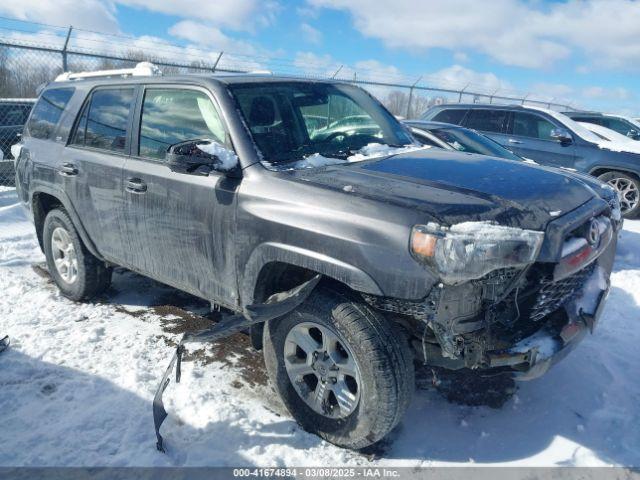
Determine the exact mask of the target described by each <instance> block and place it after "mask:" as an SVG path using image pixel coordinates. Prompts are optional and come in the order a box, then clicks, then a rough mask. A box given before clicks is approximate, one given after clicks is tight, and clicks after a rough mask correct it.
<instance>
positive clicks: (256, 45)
mask: <svg viewBox="0 0 640 480" xmlns="http://www.w3.org/2000/svg"><path fill="white" fill-rule="evenodd" d="M0 15H5V16H9V17H13V18H20V19H24V20H31V21H38V22H43V23H50V24H55V25H67V24H73V25H74V26H76V27H78V28H85V29H88V30H94V31H100V32H108V33H116V34H123V35H129V36H133V37H152V38H154V39H162V40H164V41H168V42H171V43H176V44H178V45H182V46H185V47H187V46H196V47H197V48H199V49H205V50H211V51H218V50H225V52H231V53H237V54H246V55H251V56H257V57H272V58H278V59H282V60H283V61H290V62H293V61H297V62H298V65H313V67H314V68H316V69H318V70H323V69H326V70H327V71H330V70H331V69H332V68H336V66H338V65H341V64H345V65H349V66H351V67H352V69H355V70H356V71H358V72H360V73H361V74H365V75H368V76H371V77H379V78H383V79H388V80H398V81H409V80H412V79H413V80H415V79H417V78H419V77H420V76H422V77H423V79H424V80H423V82H425V83H431V84H433V83H440V84H442V83H446V84H450V85H452V86H460V87H462V86H465V85H467V84H470V85H471V86H470V87H469V88H475V89H477V90H482V91H494V90H496V89H501V91H503V92H506V91H513V92H516V91H517V92H518V93H527V92H534V93H536V94H543V95H546V96H547V97H548V98H550V97H556V98H557V99H559V100H560V99H562V100H569V101H572V102H574V103H575V104H576V105H581V106H584V107H588V108H597V109H603V110H610V111H621V112H624V113H629V114H640V104H639V100H640V94H638V93H637V89H638V86H639V85H640V82H639V81H638V80H639V73H640V27H639V25H640V2H638V1H635V0H566V1H565V0H556V1H552V0H547V1H543V0H530V1H526V0H492V1H490V2H482V1H477V0H431V1H429V2H415V1H413V0H394V1H393V2H383V1H380V0H378V1H375V0H296V1H285V0H263V1H259V0H216V1H210V0H59V1H57V2H53V1H51V0H50V1H42V0H19V1H18V0H5V1H4V2H2V5H0ZM345 71H346V70H345ZM349 71H352V70H349Z"/></svg>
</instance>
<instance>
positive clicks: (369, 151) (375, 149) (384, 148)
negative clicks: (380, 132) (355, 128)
mask: <svg viewBox="0 0 640 480" xmlns="http://www.w3.org/2000/svg"><path fill="white" fill-rule="evenodd" d="M428 148H431V147H430V146H429V145H405V146H403V147H392V146H389V145H385V144H383V143H369V144H367V145H365V146H364V147H362V148H361V149H360V150H358V152H357V153H356V154H355V155H351V156H350V157H349V161H350V162H361V161H363V160H371V159H372V158H377V157H388V156H390V155H399V154H401V153H409V152H416V151H418V150H426V149H428Z"/></svg>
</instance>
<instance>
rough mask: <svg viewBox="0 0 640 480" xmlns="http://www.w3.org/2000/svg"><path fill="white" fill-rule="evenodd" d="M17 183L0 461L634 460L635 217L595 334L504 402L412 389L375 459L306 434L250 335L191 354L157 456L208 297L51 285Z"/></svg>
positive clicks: (5, 302) (0, 284)
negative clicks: (169, 368)
mask: <svg viewBox="0 0 640 480" xmlns="http://www.w3.org/2000/svg"><path fill="white" fill-rule="evenodd" d="M16 203H17V199H16V195H15V191H13V190H6V189H5V190H1V191H0V334H2V335H4V334H5V333H6V334H9V335H10V337H11V341H12V344H11V347H10V348H9V349H8V350H7V351H5V352H4V353H2V354H0V435H1V436H2V441H0V465H1V466H21V465H29V466H42V465H47V466H80V465H82V466H133V465H135V466H183V465H189V466H196V465H197V466H203V465H225V466H239V465H259V466H275V465H287V466H299V465H315V466H319V465H323V466H327V465H331V466H335V465H340V464H351V465H372V464H380V465H393V466H400V465H407V466H409V465H412V466H414V465H423V466H435V465H458V464H469V463H470V462H474V463H476V464H509V465H529V466H533V465H578V466H592V465H611V464H615V465H626V466H640V428H638V425H640V382H639V380H640V376H639V375H638V374H639V372H640V355H638V351H639V350H640V348H639V346H640V222H639V221H636V222H627V223H626V226H625V230H624V232H623V234H622V238H621V243H620V247H619V253H618V258H617V262H616V267H615V272H614V274H613V277H612V280H613V290H612V293H611V296H610V299H609V303H608V305H607V307H606V311H605V315H604V317H603V318H602V321H601V324H600V325H599V327H598V328H597V329H596V331H595V334H594V335H593V336H591V337H589V338H588V339H586V340H585V341H584V343H583V344H582V345H581V346H580V347H579V348H578V349H577V350H576V351H575V352H573V353H572V354H571V355H570V356H569V357H568V358H567V359H565V360H564V361H563V362H562V363H560V364H559V365H557V366H556V367H555V368H554V369H552V371H550V372H549V373H548V374H547V375H546V376H545V377H543V378H541V379H539V380H536V381H533V382H529V383H523V384H519V389H518V391H517V393H516V394H515V395H514V396H513V397H512V398H511V399H510V400H509V401H508V402H507V403H506V404H505V405H504V406H503V407H502V408H501V409H492V408H489V407H468V406H461V405H457V404H452V403H448V402H447V401H446V400H445V399H444V398H443V397H442V396H441V395H440V394H438V393H437V392H435V391H433V390H420V391H418V392H417V394H416V397H415V400H414V402H413V404H412V406H411V407H410V411H409V412H408V414H407V417H406V418H405V420H404V422H403V423H402V424H401V425H400V426H399V428H398V429H397V430H396V431H395V432H394V433H393V434H392V436H391V439H390V441H389V442H388V443H387V444H386V445H384V446H383V447H382V448H381V449H380V452H379V453H378V454H377V455H375V456H374V457H367V456H364V455H360V454H357V453H353V452H349V451H347V450H343V449H340V448H336V447H334V446H332V445H330V444H328V443H326V442H324V441H322V440H320V439H319V438H317V437H315V436H314V435H310V434H308V433H305V432H304V431H302V430H301V429H300V428H299V427H298V426H297V425H296V423H295V422H294V421H293V420H292V419H291V418H290V417H288V415H287V414H286V413H285V412H283V409H282V407H281V405H280V404H279V401H278V400H277V397H276V395H275V394H273V393H272V392H271V390H270V388H269V387H268V385H266V384H265V382H264V370H263V366H262V360H261V356H260V354H259V353H255V352H252V351H250V350H249V347H248V341H247V339H246V337H245V336H243V335H238V336H235V337H232V339H231V341H229V342H227V343H226V344H224V345H223V346H222V347H217V350H216V347H215V346H214V347H213V348H211V347H207V348H206V349H202V350H201V351H200V352H196V353H197V354H196V356H195V358H196V361H190V362H185V363H184V364H183V365H184V370H183V376H182V378H183V381H182V383H181V384H179V385H175V384H173V383H172V384H171V385H170V387H169V389H168V390H167V394H166V396H165V399H166V404H167V410H168V411H169V417H168V419H167V421H166V422H165V424H164V426H163V430H162V431H163V434H164V436H165V439H166V442H167V446H168V454H167V455H164V454H161V453H159V452H157V451H156V449H155V436H154V431H153V422H152V416H151V400H152V397H153V393H154V390H155V388H156V386H157V383H158V381H159V378H160V376H161V375H162V373H163V370H164V368H165V366H166V364H167V363H168V361H169V359H170V357H171V355H172V354H173V349H172V348H171V345H172V344H173V342H174V341H175V340H176V338H177V337H178V335H179V333H180V332H181V331H182V330H184V329H185V328H193V327H194V326H197V324H198V323H202V322H207V321H208V320H207V319H206V318H203V317H202V316H201V314H204V313H205V312H207V304H206V303H204V302H202V301H200V300H198V299H195V298H193V297H190V296H189V295H186V294H183V293H180V292H177V291H175V290H173V289H171V288H169V287H165V286H162V285H159V284H157V283H155V282H153V281H150V280H148V279H145V278H143V277H140V276H137V275H134V274H132V273H129V272H124V271H118V272H117V274H116V275H115V278H114V285H113V288H112V289H111V290H110V291H109V292H108V293H107V294H105V295H104V296H103V297H101V298H99V299H98V300H96V301H95V302H93V303H84V304H77V303H73V302H70V301H68V300H66V299H64V298H63V297H61V296H60V295H59V293H58V291H57V290H56V288H55V286H54V285H53V284H52V283H51V281H50V279H49V278H48V276H47V274H46V272H45V271H44V270H43V268H42V265H43V263H42V262H43V259H44V257H43V255H42V253H41V252H40V250H39V248H38V246H37V243H36V240H35V237H34V234H33V227H32V225H31V224H30V223H29V222H28V221H27V220H26V218H25V217H24V215H23V213H22V211H21V209H20V207H19V206H18V205H17V204H16Z"/></svg>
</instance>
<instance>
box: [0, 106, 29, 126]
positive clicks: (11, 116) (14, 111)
mask: <svg viewBox="0 0 640 480" xmlns="http://www.w3.org/2000/svg"><path fill="white" fill-rule="evenodd" d="M28 113H29V111H28V110H27V109H25V107H23V106H22V105H0V126H1V127H14V126H20V125H24V122H25V120H26V115H27V114H28Z"/></svg>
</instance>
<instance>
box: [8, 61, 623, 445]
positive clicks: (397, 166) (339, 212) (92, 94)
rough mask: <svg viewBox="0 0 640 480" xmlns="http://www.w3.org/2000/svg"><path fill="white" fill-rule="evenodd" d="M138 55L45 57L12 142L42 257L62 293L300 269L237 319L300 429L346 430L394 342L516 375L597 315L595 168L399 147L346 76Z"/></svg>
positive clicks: (603, 266)
mask: <svg viewBox="0 0 640 480" xmlns="http://www.w3.org/2000/svg"><path fill="white" fill-rule="evenodd" d="M138 73H140V70H139V69H134V70H133V71H132V72H129V73H128V74H125V75H122V72H114V73H113V74H111V75H109V74H108V72H107V73H106V74H104V75H103V76H101V77H96V78H92V77H91V76H89V75H69V74H65V75H63V76H62V78H59V79H58V80H57V81H56V82H52V83H50V84H49V85H47V86H46V87H45V88H44V90H43V91H42V93H41V95H40V98H39V100H38V102H37V104H36V106H35V107H34V109H33V112H32V113H31V116H30V118H29V121H28V123H27V126H26V130H25V133H24V136H23V138H22V140H21V143H20V144H19V145H18V148H16V149H14V150H15V151H16V153H17V158H16V175H17V178H16V183H17V189H18V193H19V197H20V199H21V201H22V202H24V205H25V207H26V209H27V210H28V212H29V213H30V215H31V217H32V218H33V222H34V224H35V231H36V234H37V238H38V241H39V242H40V246H41V247H42V249H43V251H44V253H45V255H46V260H47V265H48V268H49V271H50V272H51V275H52V277H53V279H54V280H55V283H56V284H57V285H58V287H59V289H60V291H61V292H62V293H63V294H64V295H65V296H67V297H68V298H70V299H72V300H76V301H79V300H82V299H87V298H90V297H93V296H95V295H97V294H99V293H100V292H102V291H103V290H105V289H106V288H107V287H108V285H109V282H110V279H111V272H112V268H113V267H114V266H116V265H120V266H123V267H125V268H127V269H130V270H132V271H135V272H139V273H141V274H143V275H147V276H149V277H151V278H154V279H156V280H158V281H160V282H163V283H165V284H168V285H171V286H173V287H176V288H178V289H181V290H184V291H186V292H189V293H191V294H193V295H197V296H198V297H201V298H204V299H206V300H209V301H211V302H212V304H215V305H218V306H222V307H225V308H226V309H229V310H232V311H234V312H240V313H243V312H245V313H246V312H248V311H249V310H250V309H249V308H248V307H249V306H254V307H255V306H256V305H261V304H268V303H269V301H271V300H270V299H273V298H274V296H275V297H277V294H279V293H282V292H287V291H291V290H292V289H295V288H296V286H300V285H302V284H304V283H305V282H307V283H308V281H309V280H310V279H312V278H318V277H320V278H321V280H320V281H319V283H317V284H316V286H315V288H314V289H313V291H312V293H311V294H310V295H309V296H308V297H307V299H306V301H304V303H302V304H300V305H299V306H297V307H296V308H294V309H293V310H291V311H289V312H282V315H280V316H278V318H275V319H271V320H269V321H267V322H266V323H264V324H255V325H253V326H252V327H251V336H252V338H253V339H254V340H255V343H256V346H257V347H259V348H263V349H264V359H265V364H266V367H267V371H268V375H269V378H270V380H271V383H272V385H273V387H274V388H275V390H276V391H277V392H278V393H279V394H280V397H281V398H282V401H283V403H284V405H285V406H286V407H287V409H288V410H289V412H290V413H291V415H292V416H293V417H294V418H295V419H296V420H297V421H298V422H299V423H300V424H301V425H302V426H303V427H304V428H305V429H307V430H309V431H312V432H315V433H317V434H318V435H320V436H321V437H323V438H325V439H327V440H328V441H330V442H333V443H335V444H337V445H342V446H346V447H350V448H363V447H365V446H368V445H371V444H373V443H375V442H377V441H379V440H380V439H382V438H383V437H384V436H385V435H386V434H387V433H388V432H389V431H390V430H391V429H393V428H394V426H395V425H396V424H397V423H398V422H399V421H400V419H401V418H402V415H403V413H404V412H405V410H406V408H407V406H408V405H409V402H410V399H411V396H412V392H413V390H414V360H415V361H419V362H421V363H423V364H426V365H429V366H437V367H441V368H445V369H451V370H461V369H465V370H467V371H469V372H476V373H477V374H478V375H481V374H493V373H500V372H508V373H509V374H512V375H514V376H516V377H518V378H520V379H523V380H525V379H531V378H534V377H537V376H539V375H541V374H542V373H544V372H545V371H546V370H547V369H548V368H549V367H550V366H551V365H552V364H553V363H555V362H556V361H557V360H558V359H560V358H562V357H563V356H564V355H566V353H567V352H569V351H570V350H571V349H573V348H574V347H575V346H576V344H578V342H579V341H580V340H581V339H582V338H583V337H584V335H585V333H586V332H587V331H589V330H592V329H593V327H594V324H595V323H596V322H597V320H598V317H599V315H600V312H601V310H602V306H603V304H604V300H605V298H606V296H607V294H608V291H609V276H610V272H611V268H612V263H613V258H614V253H615V248H616V240H617V234H616V233H617V232H618V230H619V229H620V228H621V224H622V220H621V215H620V204H619V201H618V198H617V196H616V194H615V192H614V191H613V189H612V188H610V187H609V186H607V185H606V184H604V183H602V182H600V181H598V180H597V179H594V178H592V177H589V176H586V175H580V174H574V173H571V172H562V171H559V170H555V169H550V168H547V167H543V166H535V165H529V164H526V163H524V162H521V161H517V160H514V161H511V160H504V159H498V158H494V157H486V156H480V155H475V154H466V153H461V152H454V151H445V150H439V149H435V148H428V147H423V146H420V145H418V144H417V143H415V142H414V140H413V139H412V137H411V135H410V133H409V132H408V130H407V129H406V128H405V127H404V126H403V125H401V124H400V123H399V122H398V121H397V120H396V119H395V118H394V117H393V115H391V114H390V113H389V112H388V111H387V110H386V109H385V108H384V107H383V106H382V105H381V104H380V103H379V102H378V101H376V100H375V99H374V98H373V97H372V96H371V95H369V94H368V93H367V92H365V91H364V90H362V89H359V88H357V87H354V86H352V85H348V84H345V83H340V82H334V81H310V80H301V79H294V78H289V77H276V76H271V75H262V76H260V75H248V74H246V75H227V76H223V75H208V76H173V77H163V76H160V75H151V74H146V75H138ZM148 73H153V71H151V72H148ZM253 310H254V311H255V308H253ZM585 381H586V380H585Z"/></svg>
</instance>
